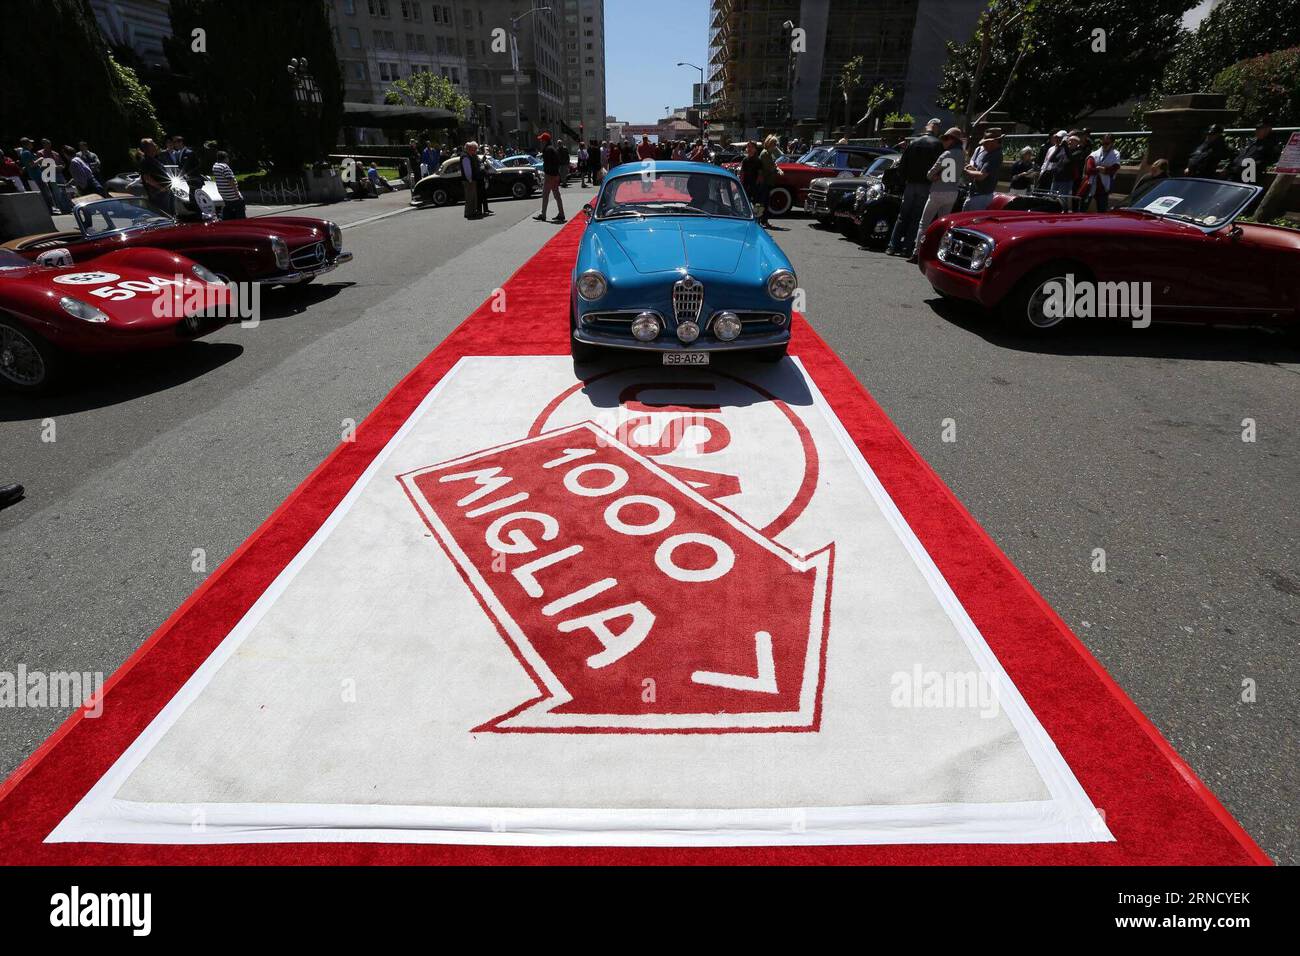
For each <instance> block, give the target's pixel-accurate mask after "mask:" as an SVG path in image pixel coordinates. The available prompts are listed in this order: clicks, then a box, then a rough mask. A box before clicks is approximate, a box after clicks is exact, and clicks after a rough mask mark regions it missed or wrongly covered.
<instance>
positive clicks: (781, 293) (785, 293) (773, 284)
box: [767, 269, 797, 299]
mask: <svg viewBox="0 0 1300 956" xmlns="http://www.w3.org/2000/svg"><path fill="white" fill-rule="evenodd" d="M796 281H797V280H796V279H795V277H794V273H793V272H791V271H790V270H789V269H777V270H776V271H775V272H773V273H772V274H771V275H770V276H768V277H767V292H768V294H769V295H770V296H771V297H772V298H774V299H788V298H790V296H792V295H794V289H795V284H796Z"/></svg>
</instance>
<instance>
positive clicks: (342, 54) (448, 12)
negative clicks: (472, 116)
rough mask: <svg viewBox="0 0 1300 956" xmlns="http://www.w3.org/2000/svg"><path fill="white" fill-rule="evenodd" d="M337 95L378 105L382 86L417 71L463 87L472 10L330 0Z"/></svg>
mask: <svg viewBox="0 0 1300 956" xmlns="http://www.w3.org/2000/svg"><path fill="white" fill-rule="evenodd" d="M331 6H332V11H331V13H332V19H333V24H334V49H335V51H336V53H337V54H338V58H339V67H340V68H341V69H342V71H343V98H344V100H346V101H348V102H350V103H382V102H383V101H384V93H385V91H386V90H387V89H388V85H389V84H390V83H391V82H392V81H393V80H396V79H405V78H407V77H410V76H411V75H413V74H415V73H419V72H427V73H434V74H437V75H440V76H444V77H446V78H447V79H448V80H450V81H451V82H452V83H453V84H455V85H456V86H459V87H461V88H462V89H463V88H465V86H466V84H467V83H468V77H469V65H468V61H469V56H470V51H469V49H468V48H467V44H466V34H467V33H470V32H471V31H472V30H473V28H474V21H475V17H474V15H473V11H471V10H469V9H462V8H461V7H460V5H459V4H457V5H452V4H448V3H434V2H431V0H331Z"/></svg>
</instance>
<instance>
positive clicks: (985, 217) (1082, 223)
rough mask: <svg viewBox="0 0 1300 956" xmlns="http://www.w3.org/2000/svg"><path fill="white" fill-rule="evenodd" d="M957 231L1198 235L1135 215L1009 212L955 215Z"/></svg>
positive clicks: (999, 234) (1187, 225) (1014, 234)
mask: <svg viewBox="0 0 1300 956" xmlns="http://www.w3.org/2000/svg"><path fill="white" fill-rule="evenodd" d="M947 221H948V225H950V226H952V227H955V228H962V229H975V230H978V231H979V232H984V233H988V234H989V235H991V236H993V237H994V238H1001V237H1008V238H1011V237H1017V238H1018V237H1022V236H1044V235H1060V234H1063V233H1071V234H1075V235H1078V234H1092V235H1113V234H1115V233H1125V234H1129V235H1148V236H1155V235H1169V234H1170V233H1172V232H1177V233H1182V232H1185V231H1187V230H1192V231H1194V232H1199V231H1200V230H1199V229H1197V227H1195V226H1193V225H1191V224H1190V223H1185V222H1178V221H1176V220H1165V219H1158V218H1156V217H1154V216H1142V215H1138V214H1136V213H1132V214H1131V213H1124V212H1108V213H1101V212H1098V213H1077V212H1076V213H1059V212H1027V211H1017V210H1008V211H1005V212H992V213H982V212H973V213H956V214H954V215H951V216H949V217H947Z"/></svg>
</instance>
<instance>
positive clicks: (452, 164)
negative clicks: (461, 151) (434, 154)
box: [438, 156, 460, 176]
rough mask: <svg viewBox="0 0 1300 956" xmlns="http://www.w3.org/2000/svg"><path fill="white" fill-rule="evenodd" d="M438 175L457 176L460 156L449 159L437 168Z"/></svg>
mask: <svg viewBox="0 0 1300 956" xmlns="http://www.w3.org/2000/svg"><path fill="white" fill-rule="evenodd" d="M438 175H439V176H459V175H460V157H459V156H457V157H456V158H455V159H449V160H447V161H446V162H445V163H443V164H442V166H440V167H439V168H438Z"/></svg>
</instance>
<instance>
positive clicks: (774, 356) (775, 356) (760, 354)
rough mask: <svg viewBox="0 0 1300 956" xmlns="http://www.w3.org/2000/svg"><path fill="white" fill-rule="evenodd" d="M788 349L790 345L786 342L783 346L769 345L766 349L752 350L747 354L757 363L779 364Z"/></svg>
mask: <svg viewBox="0 0 1300 956" xmlns="http://www.w3.org/2000/svg"><path fill="white" fill-rule="evenodd" d="M789 348H790V343H788V342H787V343H786V344H785V345H769V346H768V347H767V348H763V349H754V351H752V352H750V353H749V354H750V357H752V358H754V359H756V360H757V361H759V362H779V361H781V359H783V358H785V356H786V352H787V351H789Z"/></svg>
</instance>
